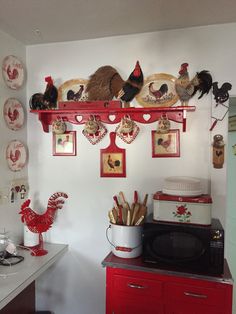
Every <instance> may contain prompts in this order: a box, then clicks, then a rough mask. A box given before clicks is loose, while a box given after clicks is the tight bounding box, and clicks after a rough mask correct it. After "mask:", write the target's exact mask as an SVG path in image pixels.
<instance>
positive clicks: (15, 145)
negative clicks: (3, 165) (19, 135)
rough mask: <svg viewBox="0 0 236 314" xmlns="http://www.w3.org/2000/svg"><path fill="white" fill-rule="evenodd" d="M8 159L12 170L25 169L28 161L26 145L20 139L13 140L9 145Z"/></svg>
mask: <svg viewBox="0 0 236 314" xmlns="http://www.w3.org/2000/svg"><path fill="white" fill-rule="evenodd" d="M6 159H7V163H8V166H9V168H10V169H11V170H12V171H20V170H21V169H23V168H24V166H25V165H26V161H27V150H26V147H25V145H24V144H23V143H22V142H20V141H18V140H13V141H11V142H10V143H9V144H8V146H7V150H6Z"/></svg>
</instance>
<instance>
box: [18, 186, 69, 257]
mask: <svg viewBox="0 0 236 314" xmlns="http://www.w3.org/2000/svg"><path fill="white" fill-rule="evenodd" d="M62 197H63V198H68V195H67V194H66V193H63V192H58V193H54V194H53V195H52V196H51V197H50V198H49V200H48V206H47V210H46V212H45V213H43V214H38V213H36V212H34V211H33V210H32V209H31V208H30V207H29V205H30V200H29V199H28V200H26V201H25V202H24V203H23V204H22V206H21V211H20V212H19V214H20V215H21V216H22V217H21V221H22V222H23V223H26V225H27V227H28V228H29V230H30V231H32V232H34V233H38V234H39V247H37V248H36V249H35V250H34V251H33V253H32V255H36V256H42V255H46V254H47V253H48V252H47V251H46V250H44V248H43V236H42V232H46V231H47V230H48V229H49V228H51V226H52V224H53V221H54V217H55V214H56V211H57V210H58V209H61V208H62V205H63V204H64V202H65V201H64V200H63V199H61V198H62Z"/></svg>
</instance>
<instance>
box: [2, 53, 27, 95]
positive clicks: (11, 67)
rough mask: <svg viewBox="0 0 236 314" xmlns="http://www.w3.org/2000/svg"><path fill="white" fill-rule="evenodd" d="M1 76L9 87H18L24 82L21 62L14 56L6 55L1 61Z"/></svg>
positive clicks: (23, 70)
mask: <svg viewBox="0 0 236 314" xmlns="http://www.w3.org/2000/svg"><path fill="white" fill-rule="evenodd" d="M2 76H3V78H4V81H5V83H6V85H7V86H8V87H9V88H11V89H15V90H17V89H19V88H21V86H22V85H23V83H24V78H25V69H24V66H23V64H22V62H21V61H20V60H19V59H18V58H17V57H15V56H7V57H5V59H4V60H3V63H2Z"/></svg>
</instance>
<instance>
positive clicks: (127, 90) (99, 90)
mask: <svg viewBox="0 0 236 314" xmlns="http://www.w3.org/2000/svg"><path fill="white" fill-rule="evenodd" d="M142 86H143V72H142V70H141V67H140V65H139V62H138V61H137V62H136V65H135V69H134V70H133V72H132V73H131V74H130V76H129V78H128V79H127V80H126V81H124V80H123V79H122V78H121V76H120V74H119V73H118V72H117V70H116V69H114V68H113V67H112V66H110V65H105V66H102V67H100V68H99V69H98V70H97V71H96V72H95V73H94V74H92V75H91V76H90V78H89V81H88V84H87V86H86V92H87V93H88V100H89V101H94V100H112V99H113V97H116V98H119V99H121V100H122V101H124V103H125V105H124V106H125V107H128V106H129V102H130V101H132V100H133V99H134V97H135V96H136V95H137V94H138V93H139V92H140V90H141V88H142Z"/></svg>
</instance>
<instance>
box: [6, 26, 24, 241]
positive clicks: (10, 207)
mask: <svg viewBox="0 0 236 314" xmlns="http://www.w3.org/2000/svg"><path fill="white" fill-rule="evenodd" d="M8 55H15V56H16V57H18V58H19V59H20V60H21V61H22V62H23V63H24V64H26V61H25V56H26V48H25V46H24V45H23V44H21V43H20V42H19V41H17V40H15V39H14V38H12V37H11V36H9V35H7V34H6V33H4V32H2V31H0V63H1V64H2V62H3V59H4V58H5V57H6V56H8ZM10 97H11V98H16V99H18V100H19V101H20V102H21V104H22V105H23V107H24V108H25V102H26V87H25V85H24V86H23V87H22V88H21V89H20V90H11V89H10V88H8V87H7V86H6V84H5V82H4V80H3V77H2V75H0V104H1V111H0V121H1V122H0V133H1V140H0V143H1V145H0V153H1V158H0V174H1V176H0V193H1V195H2V201H0V213H1V220H0V232H2V231H3V230H4V228H5V230H6V231H8V232H9V236H10V237H11V238H12V240H14V241H15V242H20V241H21V240H22V230H23V226H22V223H21V221H20V215H18V212H19V206H20V202H15V203H13V204H12V203H11V202H10V200H9V199H7V198H6V196H9V193H8V192H10V186H11V182H12V180H15V179H21V178H26V177H27V167H25V168H24V169H23V170H22V171H19V172H12V171H11V170H10V169H9V168H8V165H7V161H6V158H5V156H6V147H7V145H8V143H9V142H10V141H12V140H15V139H17V140H20V141H22V142H23V143H24V144H26V140H27V139H26V137H27V136H26V132H27V127H26V120H27V119H25V124H24V126H23V127H22V128H21V129H20V130H18V131H12V130H10V129H9V128H8V127H7V125H6V123H5V121H4V117H3V106H4V103H5V101H6V100H7V99H8V98H10ZM25 114H27V110H25Z"/></svg>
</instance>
